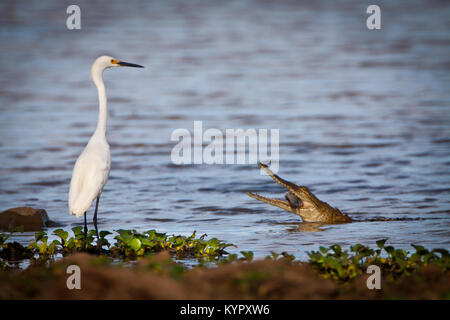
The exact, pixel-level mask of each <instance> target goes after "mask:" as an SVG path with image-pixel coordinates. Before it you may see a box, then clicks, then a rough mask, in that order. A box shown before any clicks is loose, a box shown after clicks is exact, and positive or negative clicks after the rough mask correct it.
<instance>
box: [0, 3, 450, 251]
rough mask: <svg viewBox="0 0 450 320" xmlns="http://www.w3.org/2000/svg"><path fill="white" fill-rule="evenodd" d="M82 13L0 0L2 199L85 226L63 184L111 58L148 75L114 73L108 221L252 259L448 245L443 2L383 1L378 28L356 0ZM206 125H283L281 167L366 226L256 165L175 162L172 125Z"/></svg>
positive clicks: (109, 77) (90, 126) (103, 220)
mask: <svg viewBox="0 0 450 320" xmlns="http://www.w3.org/2000/svg"><path fill="white" fill-rule="evenodd" d="M79 5H80V7H81V10H82V19H83V20H82V30H80V31H68V30H67V29H66V28H65V9H66V8H65V4H64V3H60V4H59V3H58V4H56V3H53V4H50V3H47V2H43V1H34V2H27V3H19V2H16V1H2V3H1V4H0V10H1V12H2V13H3V15H4V16H6V18H2V20H1V21H0V26H1V33H0V37H1V47H2V55H1V56H0V66H1V67H0V74H1V77H0V102H1V103H0V114H1V117H0V137H1V141H0V152H1V159H0V175H1V179H0V208H1V209H6V208H9V207H14V206H22V205H26V206H33V207H42V208H45V209H47V211H48V213H49V215H50V217H52V218H53V219H55V220H57V221H58V222H61V223H63V224H64V225H66V226H67V227H71V226H74V225H76V224H80V223H82V220H81V219H78V220H77V219H76V218H75V217H73V216H70V215H69V214H68V209H67V193H68V190H69V181H70V176H71V170H72V167H73V164H74V162H75V160H76V158H77V156H78V154H79V153H80V152H81V151H82V149H83V147H84V145H85V144H86V142H87V140H88V139H89V136H90V135H91V134H92V133H93V131H94V129H95V125H96V120H97V97H96V91H95V87H94V86H93V84H92V83H91V81H90V79H89V68H90V65H91V63H92V62H93V60H94V58H95V57H97V56H98V55H100V54H109V55H112V56H115V57H117V58H119V59H123V60H125V61H133V62H136V63H139V64H142V65H145V66H146V68H145V69H142V70H138V71H139V72H137V71H136V70H131V69H120V70H116V69H115V70H108V71H106V72H105V74H104V78H105V82H106V88H107V94H108V99H109V124H108V130H109V131H108V139H109V142H110V145H111V155H112V170H111V175H110V180H109V182H108V184H107V185H106V188H105V192H104V194H103V195H102V200H101V203H100V214H99V224H100V225H101V228H102V229H118V228H136V229H139V230H144V229H152V228H156V229H158V230H161V231H164V232H169V233H181V234H186V235H188V234H191V232H192V231H193V230H197V231H198V232H201V233H207V234H208V235H209V236H211V237H212V236H214V237H219V238H221V239H224V240H227V241H230V242H233V243H235V244H237V245H238V248H237V249H236V250H254V251H255V254H257V255H265V254H268V253H269V252H270V251H275V252H281V251H287V252H289V253H292V254H295V255H296V256H299V257H305V251H306V250H311V249H314V248H317V247H318V246H319V245H324V246H325V245H330V244H332V243H340V244H342V245H349V244H354V243H356V242H361V243H363V244H369V245H373V244H374V242H375V240H376V239H379V238H385V237H387V238H389V239H390V240H389V243H390V244H392V245H395V246H398V247H403V248H408V247H409V244H410V243H411V242H420V243H422V244H424V245H426V246H430V247H446V248H448V247H449V240H450V232H449V226H450V220H449V212H450V203H449V193H450V183H449V181H450V179H449V177H450V172H449V165H450V157H449V150H450V148H449V146H450V138H449V133H450V132H449V121H450V112H449V107H450V90H449V84H450V73H449V69H450V60H449V57H450V46H449V45H450V34H449V33H448V32H447V30H448V26H449V20H448V17H449V13H450V7H449V5H448V4H446V3H444V2H439V1H425V0H424V1H410V2H408V8H407V10H406V9H405V8H404V7H403V5H402V4H397V3H392V2H391V1H381V3H379V5H380V7H381V8H382V30H380V31H369V30H367V29H366V28H365V17H366V14H365V8H366V7H367V5H365V4H361V3H360V2H359V1H354V2H346V5H345V6H339V7H338V6H336V5H335V2H334V1H315V2H314V4H308V2H306V1H305V2H301V1H299V2H296V1H292V2H291V1H256V0H255V1H226V2H223V1H222V2H217V3H214V2H208V3H205V2H197V1H189V2H188V3H185V2H181V1H180V2H170V3H167V2H165V1H152V2H151V3H149V2H144V1H127V2H114V3H109V4H108V6H104V5H102V4H101V3H97V2H92V1H89V2H88V1H79ZM124 9H126V10H124ZM194 120H202V121H203V125H204V127H205V129H206V128H218V129H220V130H222V131H223V132H224V130H225V129H226V128H244V129H245V128H275V129H280V170H279V174H280V175H281V176H283V177H286V178H287V179H289V180H290V181H293V182H296V183H298V184H303V185H307V186H309V187H310V188H311V189H312V191H313V192H314V193H315V194H316V195H317V196H318V197H319V198H320V199H322V200H323V201H326V202H328V203H330V204H331V205H333V206H336V207H338V208H340V209H341V210H342V211H344V212H347V213H348V214H349V215H350V216H351V217H352V218H354V219H357V220H363V222H358V223H350V224H340V225H332V226H323V227H320V228H318V227H317V228H316V227H313V228H311V226H306V225H305V224H302V223H300V221H299V218H298V217H296V216H294V215H292V214H289V213H287V212H284V211H281V210H280V209H277V208H274V207H270V206H268V205H265V204H262V203H259V202H257V201H255V200H253V199H251V198H249V197H247V195H246V194H245V191H247V190H251V191H256V192H258V193H262V194H280V195H281V194H282V192H284V190H283V189H282V187H280V186H278V185H276V184H274V183H272V181H271V180H270V179H268V178H267V177H265V176H260V175H259V170H258V168H257V166H256V165H220V166H218V165H216V166H208V165H186V166H176V165H174V164H172V163H171V160H170V152H171V149H172V147H173V146H174V144H175V143H174V142H172V141H170V135H171V133H172V131H173V130H175V129H177V128H187V129H189V130H191V132H192V130H193V121H194ZM90 216H92V212H90ZM380 216H381V217H385V218H404V217H407V218H411V220H406V221H369V220H370V219H374V218H376V217H380ZM415 218H421V219H420V220H414V219H415ZM316 229H317V230H323V231H322V232H308V231H315V230H316ZM25 238H26V237H25ZM20 239H24V237H20Z"/></svg>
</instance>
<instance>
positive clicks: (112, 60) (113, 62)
mask: <svg viewBox="0 0 450 320" xmlns="http://www.w3.org/2000/svg"><path fill="white" fill-rule="evenodd" d="M111 63H112V64H118V63H119V60H115V59H111Z"/></svg>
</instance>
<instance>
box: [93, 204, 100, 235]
mask: <svg viewBox="0 0 450 320" xmlns="http://www.w3.org/2000/svg"><path fill="white" fill-rule="evenodd" d="M99 201H100V196H98V197H97V202H96V204H95V212H94V227H95V233H96V234H97V241H98V240H99V236H98V228H97V211H98V202H99Z"/></svg>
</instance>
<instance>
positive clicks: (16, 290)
mask: <svg viewBox="0 0 450 320" xmlns="http://www.w3.org/2000/svg"><path fill="white" fill-rule="evenodd" d="M73 264H75V265H78V266H79V267H80V269H81V289H80V290H77V289H73V290H69V289H68V288H67V285H66V281H67V278H68V276H69V275H68V274H67V273H66V269H67V267H68V266H69V265H73ZM179 268H181V269H179ZM369 276H370V275H368V274H362V275H359V276H357V277H355V278H354V279H352V280H350V281H347V282H345V283H340V282H338V281H335V280H332V279H325V278H323V277H321V276H320V275H319V274H318V273H317V271H316V270H314V269H313V267H311V265H310V264H308V263H304V262H296V261H292V260H291V259H289V258H281V259H278V260H273V259H264V260H256V261H234V262H232V263H224V264H219V265H218V267H214V268H205V267H199V268H193V269H186V270H183V267H180V266H179V264H178V263H176V262H173V260H172V259H171V255H170V254H169V253H168V252H167V251H162V252H160V253H157V254H155V255H153V256H151V257H147V258H143V259H142V260H140V261H139V262H137V263H136V264H135V265H133V266H128V267H124V266H120V265H114V264H111V263H110V262H108V259H106V258H105V257H102V256H95V255H91V254H87V253H76V254H74V255H72V256H69V257H66V258H64V259H62V260H59V261H57V262H55V263H52V264H50V266H48V265H47V264H46V263H42V264H39V263H37V264H34V265H31V266H30V267H29V268H27V269H26V270H22V271H17V270H16V271H1V272H0V283H1V288H2V289H1V290H0V299H449V297H450V296H449V293H450V274H449V271H448V270H446V271H443V270H442V269H441V268H439V267H438V266H436V265H433V264H430V265H428V266H426V267H423V268H421V269H420V270H419V271H417V272H415V273H414V274H412V275H408V276H403V277H401V278H400V279H398V280H396V281H386V280H384V279H385V277H382V282H381V289H380V290H376V289H375V290H369V289H367V286H366V281H367V278H368V277H369Z"/></svg>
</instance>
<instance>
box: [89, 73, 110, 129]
mask: <svg viewBox="0 0 450 320" xmlns="http://www.w3.org/2000/svg"><path fill="white" fill-rule="evenodd" d="M102 74H103V70H95V72H92V80H93V81H94V83H95V86H96V87H97V91H98V123H97V129H96V130H95V134H102V135H106V118H107V113H108V112H107V108H106V90H105V84H104V83H103V78H102Z"/></svg>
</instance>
